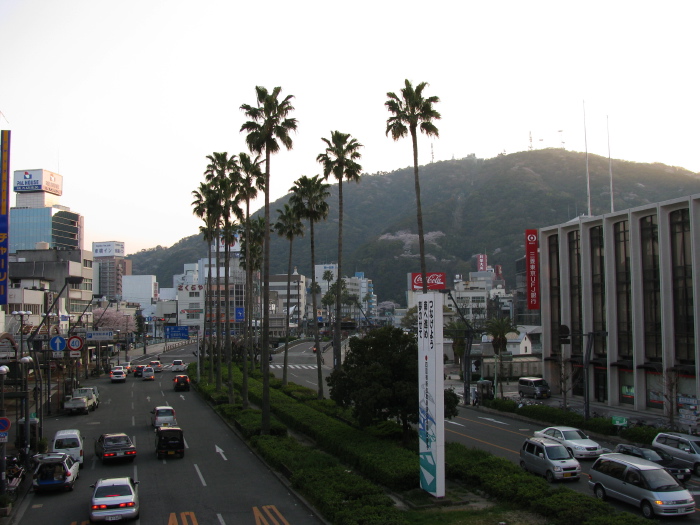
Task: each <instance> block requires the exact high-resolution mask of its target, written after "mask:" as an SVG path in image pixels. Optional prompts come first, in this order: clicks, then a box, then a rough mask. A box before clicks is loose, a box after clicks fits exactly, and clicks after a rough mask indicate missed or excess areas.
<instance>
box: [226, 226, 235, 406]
mask: <svg viewBox="0 0 700 525" xmlns="http://www.w3.org/2000/svg"><path fill="white" fill-rule="evenodd" d="M229 235H231V232H230V230H227V232H226V243H225V244H224V247H225V248H226V253H225V254H224V264H225V265H226V268H225V269H224V276H225V277H224V286H226V290H225V291H224V297H226V308H225V311H226V323H225V324H224V327H225V328H226V365H227V368H228V402H229V403H231V404H233V403H234V401H235V400H234V392H233V364H232V359H231V288H230V286H231V283H230V281H231V268H230V266H231V246H230V237H229Z"/></svg>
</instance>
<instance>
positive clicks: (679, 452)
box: [651, 432, 700, 476]
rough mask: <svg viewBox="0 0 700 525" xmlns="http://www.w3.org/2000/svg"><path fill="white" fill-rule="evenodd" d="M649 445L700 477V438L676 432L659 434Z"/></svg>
mask: <svg viewBox="0 0 700 525" xmlns="http://www.w3.org/2000/svg"><path fill="white" fill-rule="evenodd" d="M651 445H652V446H653V447H655V448H658V449H661V450H663V451H664V452H668V453H669V454H670V455H671V456H673V457H674V458H676V459H677V460H678V461H679V462H680V463H681V464H682V465H683V466H684V467H688V468H689V469H692V470H693V472H694V473H695V475H696V476H700V437H699V436H690V435H688V434H678V433H676V432H661V433H659V434H657V435H656V437H655V438H654V441H652V442H651Z"/></svg>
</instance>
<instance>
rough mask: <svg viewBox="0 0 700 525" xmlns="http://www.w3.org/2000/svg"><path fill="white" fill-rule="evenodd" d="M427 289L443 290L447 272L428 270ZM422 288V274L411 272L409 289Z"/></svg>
mask: <svg viewBox="0 0 700 525" xmlns="http://www.w3.org/2000/svg"><path fill="white" fill-rule="evenodd" d="M426 279H427V280H428V290H444V289H445V287H446V285H447V274H446V273H445V272H428V273H427V274H426ZM422 289H423V276H422V275H421V274H420V273H412V274H411V290H422Z"/></svg>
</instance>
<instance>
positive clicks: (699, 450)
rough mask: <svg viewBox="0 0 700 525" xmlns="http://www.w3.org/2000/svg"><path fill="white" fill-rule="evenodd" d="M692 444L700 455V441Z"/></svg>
mask: <svg viewBox="0 0 700 525" xmlns="http://www.w3.org/2000/svg"><path fill="white" fill-rule="evenodd" d="M690 444H691V445H692V446H693V448H694V449H695V453H696V454H700V441H691V442H690Z"/></svg>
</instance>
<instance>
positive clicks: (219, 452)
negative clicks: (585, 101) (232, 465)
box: [214, 445, 228, 461]
mask: <svg viewBox="0 0 700 525" xmlns="http://www.w3.org/2000/svg"><path fill="white" fill-rule="evenodd" d="M214 452H216V453H217V454H219V455H220V456H221V457H222V458H223V460H224V461H228V459H226V456H224V451H223V450H222V449H220V448H219V447H218V445H214Z"/></svg>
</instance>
